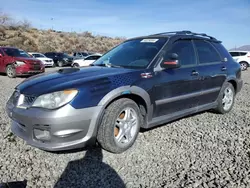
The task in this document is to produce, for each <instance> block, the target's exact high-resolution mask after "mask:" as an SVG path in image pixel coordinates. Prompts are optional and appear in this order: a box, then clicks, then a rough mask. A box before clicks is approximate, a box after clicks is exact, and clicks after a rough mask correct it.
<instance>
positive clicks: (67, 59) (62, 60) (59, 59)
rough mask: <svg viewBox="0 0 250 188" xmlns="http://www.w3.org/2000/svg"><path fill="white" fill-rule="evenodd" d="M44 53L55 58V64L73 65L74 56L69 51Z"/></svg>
mask: <svg viewBox="0 0 250 188" xmlns="http://www.w3.org/2000/svg"><path fill="white" fill-rule="evenodd" d="M44 55H45V56H46V57H48V58H51V59H53V61H54V63H55V65H57V66H59V67H63V66H67V65H71V64H72V62H73V57H72V56H70V55H68V54H67V53H62V52H46V53H44Z"/></svg>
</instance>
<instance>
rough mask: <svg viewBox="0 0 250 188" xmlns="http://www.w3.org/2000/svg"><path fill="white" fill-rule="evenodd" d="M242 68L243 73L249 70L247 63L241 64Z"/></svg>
mask: <svg viewBox="0 0 250 188" xmlns="http://www.w3.org/2000/svg"><path fill="white" fill-rule="evenodd" d="M240 67H241V70H242V71H244V70H247V67H248V64H247V62H240Z"/></svg>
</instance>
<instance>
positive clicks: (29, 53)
mask: <svg viewBox="0 0 250 188" xmlns="http://www.w3.org/2000/svg"><path fill="white" fill-rule="evenodd" d="M28 53H29V54H43V53H40V52H28Z"/></svg>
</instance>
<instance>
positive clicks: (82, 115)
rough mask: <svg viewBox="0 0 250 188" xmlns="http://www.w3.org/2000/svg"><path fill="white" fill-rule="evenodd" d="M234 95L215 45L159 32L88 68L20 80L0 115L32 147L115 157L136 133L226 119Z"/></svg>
mask: <svg viewBox="0 0 250 188" xmlns="http://www.w3.org/2000/svg"><path fill="white" fill-rule="evenodd" d="M241 87H242V80H241V68H240V65H239V64H238V63H236V62H235V61H234V60H233V59H232V57H231V55H230V54H229V53H228V51H227V50H226V49H225V48H224V46H223V45H222V44H221V42H220V41H218V40H217V39H215V38H214V37H211V36H208V35H206V34H199V33H193V32H190V31H179V32H166V33H159V34H153V35H149V36H142V37H137V38H132V39H128V40H126V41H124V42H123V43H121V44H120V45H118V46H117V47H115V48H113V49H112V50H110V51H109V52H107V53H106V54H104V55H103V56H102V57H100V58H99V59H97V60H96V61H95V62H94V63H93V64H92V65H91V66H90V67H86V68H81V69H79V68H67V69H60V70H58V71H57V72H53V73H49V74H46V75H41V76H37V77H35V78H34V79H32V78H31V79H29V80H26V81H24V82H22V83H21V84H20V85H18V86H17V87H16V90H15V91H14V93H13V95H12V97H10V99H9V101H8V103H7V107H6V109H7V112H8V115H9V117H10V118H11V119H12V120H13V121H12V126H11V130H12V131H13V132H14V133H15V134H16V135H17V136H19V137H21V138H23V139H24V140H26V141H27V143H28V144H30V145H33V146H35V147H38V148H42V149H45V150H53V151H56V150H67V149H75V148H82V147H84V146H86V145H88V144H94V143H96V141H97V142H98V143H99V144H100V145H101V146H102V147H103V148H104V149H106V150H108V151H110V152H114V153H121V152H123V151H125V150H127V149H128V148H129V147H131V146H132V145H133V143H134V142H135V140H136V138H137V135H138V133H139V130H140V128H144V129H149V128H152V127H155V126H157V125H160V124H163V123H167V122H169V121H173V120H176V119H178V118H181V117H184V116H187V115H190V114H194V113H197V112H201V111H205V110H210V109H213V110H214V111H216V112H217V113H221V114H225V113H228V112H229V111H230V110H231V109H232V108H233V104H234V101H235V96H236V94H237V93H238V92H239V91H240V90H241ZM26 98H28V99H29V100H25V99H26ZM232 115H233V114H232ZM203 121H207V122H209V121H210V120H209V119H204V120H203ZM211 126H212V125H211ZM159 134H160V131H159ZM159 138H162V136H159Z"/></svg>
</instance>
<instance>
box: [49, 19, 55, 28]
mask: <svg viewBox="0 0 250 188" xmlns="http://www.w3.org/2000/svg"><path fill="white" fill-rule="evenodd" d="M50 20H51V23H52V24H51V25H52V28H51V30H53V20H54V18H50Z"/></svg>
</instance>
